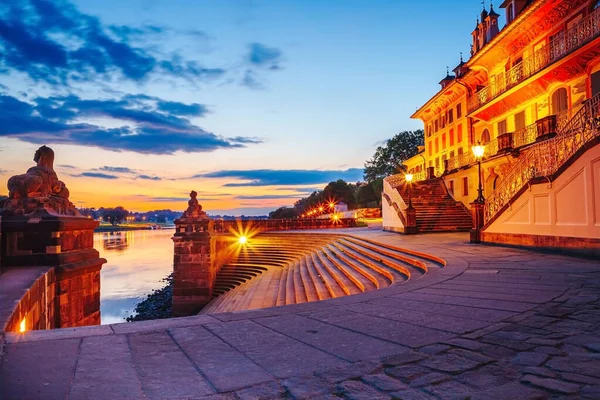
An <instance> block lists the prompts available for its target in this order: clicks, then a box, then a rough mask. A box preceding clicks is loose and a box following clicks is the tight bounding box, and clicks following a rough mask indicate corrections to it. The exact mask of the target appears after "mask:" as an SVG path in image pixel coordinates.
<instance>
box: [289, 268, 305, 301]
mask: <svg viewBox="0 0 600 400" xmlns="http://www.w3.org/2000/svg"><path fill="white" fill-rule="evenodd" d="M302 268H304V264H303V263H302V260H300V261H298V262H296V268H295V269H294V280H293V282H294V298H295V303H306V302H307V301H308V299H307V297H306V290H305V288H304V282H303V281H302Z"/></svg>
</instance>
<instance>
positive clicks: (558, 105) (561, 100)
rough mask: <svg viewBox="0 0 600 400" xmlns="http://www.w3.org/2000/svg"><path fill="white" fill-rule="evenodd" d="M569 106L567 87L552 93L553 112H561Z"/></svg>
mask: <svg viewBox="0 0 600 400" xmlns="http://www.w3.org/2000/svg"><path fill="white" fill-rule="evenodd" d="M568 108H569V99H568V96H567V89H565V88H560V89H558V90H556V91H555V92H554V93H552V114H554V115H556V114H560V113H561V112H563V111H567V109H568Z"/></svg>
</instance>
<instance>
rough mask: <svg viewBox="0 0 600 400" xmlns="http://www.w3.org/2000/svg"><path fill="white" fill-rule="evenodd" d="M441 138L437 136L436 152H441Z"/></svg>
mask: <svg viewBox="0 0 600 400" xmlns="http://www.w3.org/2000/svg"><path fill="white" fill-rule="evenodd" d="M439 139H440V138H439V137H436V138H435V152H436V153H439V152H440V140H439Z"/></svg>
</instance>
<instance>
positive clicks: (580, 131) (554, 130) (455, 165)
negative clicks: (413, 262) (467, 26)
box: [383, 0, 600, 251]
mask: <svg viewBox="0 0 600 400" xmlns="http://www.w3.org/2000/svg"><path fill="white" fill-rule="evenodd" d="M499 7H500V8H501V9H502V10H499V11H502V12H503V13H505V15H506V18H505V21H506V24H505V26H504V27H503V28H500V26H499V18H500V15H499V14H498V13H497V12H496V10H494V8H493V6H490V8H489V11H488V10H487V9H486V8H484V9H483V11H482V12H481V17H480V19H478V21H477V25H476V27H475V30H474V31H473V33H472V36H473V38H472V39H473V42H472V45H471V46H472V47H471V56H470V58H469V60H468V61H463V59H462V57H461V60H460V63H459V64H458V65H457V66H456V67H455V68H454V69H453V70H452V71H451V72H450V71H448V72H447V74H446V76H445V77H444V79H442V80H441V82H440V85H441V89H440V91H439V92H438V93H436V94H435V95H434V96H433V97H432V98H431V99H429V101H427V103H425V104H424V105H423V106H421V107H420V108H419V109H418V110H417V111H416V112H415V113H414V114H413V115H412V118H417V119H420V120H422V121H423V123H424V135H425V138H424V142H425V145H424V146H423V147H420V148H419V154H418V155H417V156H415V157H413V158H411V159H409V160H407V161H406V162H405V163H404V164H405V165H404V166H405V167H406V168H407V171H408V173H409V175H408V176H406V174H405V173H401V174H398V175H394V176H391V177H388V178H386V179H385V181H384V194H383V197H384V201H383V205H384V207H383V214H384V228H385V229H387V230H392V231H400V232H405V233H416V232H424V231H444V230H446V231H447V230H469V229H471V227H472V226H471V224H472V223H473V224H474V228H475V229H474V231H476V232H475V234H474V233H473V232H472V234H471V239H472V240H474V241H478V240H481V241H484V242H502V243H511V244H520V245H532V246H544V247H570V248H577V249H582V248H586V249H589V250H590V251H598V249H599V248H600V189H599V187H600V146H597V144H598V142H599V141H600V139H599V137H600V128H599V125H600V118H599V112H598V110H599V103H600V95H599V93H600V0H592V1H590V0H528V1H527V0H506V1H504V2H503V3H502V4H500V6H499ZM477 145H482V146H483V147H476V146H477ZM476 149H479V150H483V155H482V156H481V157H477V156H476V155H475V152H474V151H473V150H476ZM479 169H480V170H481V173H480V174H478V170H479ZM411 175H412V176H411ZM407 177H408V180H409V181H411V182H407ZM411 178H412V179H411ZM479 187H481V190H478V189H479ZM411 196H412V197H411ZM472 221H473V222H472ZM593 249H595V250H593Z"/></svg>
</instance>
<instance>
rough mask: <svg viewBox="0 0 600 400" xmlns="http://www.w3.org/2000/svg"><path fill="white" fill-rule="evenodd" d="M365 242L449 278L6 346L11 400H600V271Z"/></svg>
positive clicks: (546, 259) (491, 250) (425, 243)
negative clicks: (418, 260)
mask: <svg viewBox="0 0 600 400" xmlns="http://www.w3.org/2000/svg"><path fill="white" fill-rule="evenodd" d="M337 232H339V231H337ZM350 232H351V233H352V234H356V235H360V236H364V237H366V238H369V239H372V240H377V241H380V242H383V243H389V244H394V245H398V246H402V247H406V248H410V249H416V250H421V251H426V252H427V253H430V254H434V255H437V256H439V257H442V258H443V259H445V260H446V261H447V266H446V267H445V268H443V269H442V270H440V271H437V272H435V273H434V274H426V275H424V276H423V277H422V278H419V279H416V280H414V281H413V280H410V281H408V282H407V283H405V284H402V285H397V286H393V287H390V288H387V289H382V290H378V291H374V292H369V293H365V294H361V295H356V296H348V297H344V298H338V299H333V300H326V301H321V302H313V303H303V304H297V305H291V306H284V307H277V308H269V309H262V310H255V311H246V312H239V313H226V314H216V315H212V316H206V315H200V316H195V317H187V318H178V319H171V320H160V321H147V322H138V323H124V324H115V325H110V326H97V327H86V328H77V329H61V330H55V331H37V332H28V333H26V334H21V335H20V334H7V336H6V343H5V345H4V351H3V352H4V354H3V355H2V364H1V365H0V398H1V399H3V400H4V399H64V398H67V399H278V398H293V399H339V398H347V399H389V398H397V399H486V400H487V399H547V398H556V399H563V398H565V399H567V398H574V399H575V398H577V399H579V398H589V399H594V398H595V399H598V398H600V263H599V262H598V261H595V260H589V259H581V258H575V257H569V256H563V255H557V254H549V253H539V252H534V251H528V250H523V249H513V248H504V247H495V246H487V245H470V244H468V243H466V241H467V235H465V234H435V235H418V236H401V235H396V234H390V233H386V232H382V231H374V230H367V229H363V230H352V231H350ZM2 396H3V397H2Z"/></svg>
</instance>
